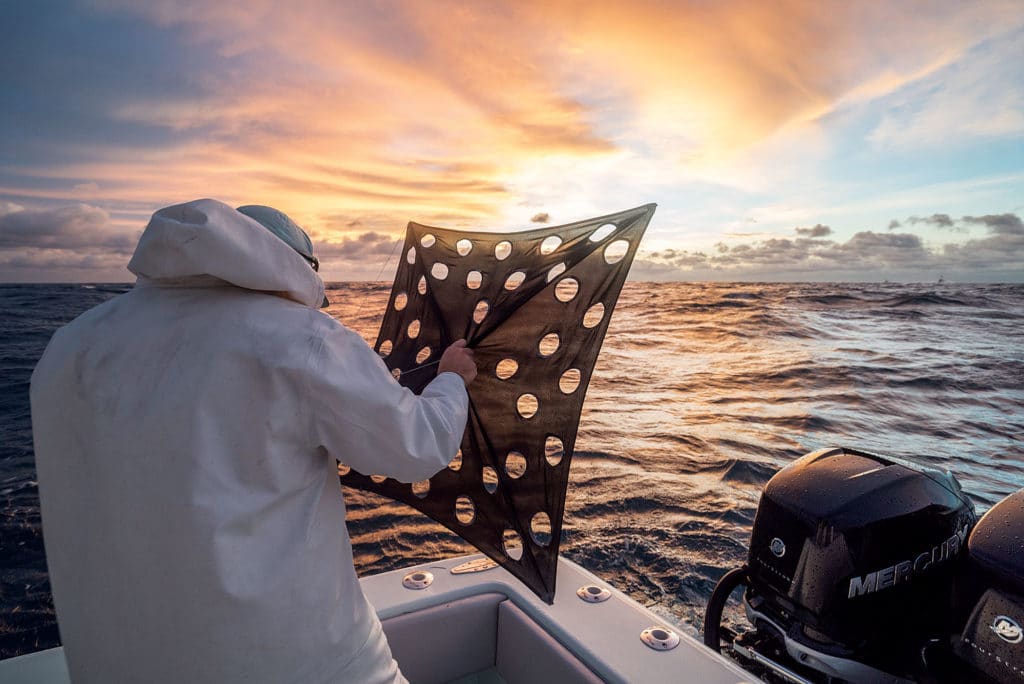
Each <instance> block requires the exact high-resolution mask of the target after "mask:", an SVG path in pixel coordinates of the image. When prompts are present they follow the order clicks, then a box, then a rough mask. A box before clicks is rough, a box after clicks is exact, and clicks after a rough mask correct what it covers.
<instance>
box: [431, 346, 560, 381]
mask: <svg viewBox="0 0 1024 684" xmlns="http://www.w3.org/2000/svg"><path fill="white" fill-rule="evenodd" d="M431 353H433V350H431V348H430V347H424V348H423V349H420V350H419V352H418V353H417V354H416V363H426V360H427V359H429V358H430V355H431ZM562 377H565V376H562Z"/></svg>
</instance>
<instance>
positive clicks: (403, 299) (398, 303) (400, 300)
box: [395, 292, 409, 311]
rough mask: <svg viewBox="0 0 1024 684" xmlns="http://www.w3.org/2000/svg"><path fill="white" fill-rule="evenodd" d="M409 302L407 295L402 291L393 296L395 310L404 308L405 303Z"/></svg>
mask: <svg viewBox="0 0 1024 684" xmlns="http://www.w3.org/2000/svg"><path fill="white" fill-rule="evenodd" d="M408 303H409V295H407V294H405V293H404V292H399V293H398V294H397V295H396V296H395V311H401V310H402V309H404V308H405V306H406V304H408Z"/></svg>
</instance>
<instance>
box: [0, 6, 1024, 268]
mask: <svg viewBox="0 0 1024 684" xmlns="http://www.w3.org/2000/svg"><path fill="white" fill-rule="evenodd" d="M0 20H2V21H3V23H4V25H5V26H7V27H9V28H8V31H6V34H7V38H6V40H5V44H4V45H3V46H0V86H2V87H0V149H2V150H4V153H3V154H2V155H0V281H22V280H34V281H48V280H50V281H52V280H86V281H88V280H93V281H110V280H129V279H130V274H129V273H128V272H127V271H126V270H125V265H126V263H127V260H128V257H129V256H130V254H131V251H132V249H133V247H134V243H135V241H136V240H137V238H138V235H139V234H140V233H141V230H142V228H143V226H144V225H145V222H146V220H147V219H148V217H149V215H150V214H151V213H152V212H153V211H155V210H156V209H158V208H160V207H161V206H165V205H168V204H174V203H177V202H181V201H185V200H188V199H193V198H197V197H216V198H218V199H222V200H224V201H227V202H233V203H235V204H245V203H261V204H270V205H273V206H276V207H278V208H280V209H282V210H284V211H286V212H287V213H289V214H290V215H291V216H293V218H295V219H296V220H297V221H298V222H299V223H300V224H301V225H303V226H304V227H306V228H307V230H308V231H309V232H310V233H311V235H312V236H313V238H314V240H315V241H316V242H317V243H318V245H319V251H320V252H321V254H322V260H323V262H324V275H325V277H326V278H327V279H355V280H359V279H369V278H374V277H376V276H377V274H379V273H381V272H382V267H386V266H387V261H388V259H389V257H391V255H392V254H393V252H394V242H395V240H397V239H399V238H400V236H401V235H402V234H403V232H404V226H405V223H406V222H407V221H408V220H410V219H411V220H416V221H419V222H421V223H428V224H431V223H433V224H437V225H445V226H451V227H465V228H472V229H494V230H517V229H523V228H527V227H529V226H530V225H533V224H536V223H546V224H558V223H563V222H569V221H573V220H578V219H581V218H586V217H590V216H595V215H599V214H603V213H608V212H611V211H616V210H620V209H623V208H627V207H631V206H636V205H639V204H643V203H646V202H650V201H655V202H658V203H659V210H658V213H657V214H656V215H655V220H654V222H653V223H652V225H651V227H650V229H649V231H648V235H647V238H646V239H645V243H644V245H643V246H642V248H641V252H640V255H639V258H638V261H637V262H636V264H635V266H634V273H633V277H634V278H637V279H661V280H675V279H687V280H691V279H692V280H706V279H713V280H751V279H757V280H775V279H784V280H881V279H886V278H887V279H891V280H932V279H936V278H937V277H939V276H940V275H944V276H945V277H946V279H948V280H975V281H1021V280H1024V229H1022V226H1021V218H1020V217H1021V215H1024V60H1021V59H1020V45H1021V44H1024V13H1021V12H1020V11H1019V4H1018V3H1017V2H1015V0H1008V1H1005V2H1004V1H1001V0H992V1H987V2H977V3H959V2H952V1H950V2H913V1H910V2H900V3H842V2H804V1H799V0H793V1H788V2H780V3H771V4H770V5H769V4H766V3H759V2H752V1H740V0H733V1H729V2H722V3H712V4H708V3H704V2H689V3H688V2H671V3H669V2H640V3H632V4H630V5H629V6H628V7H627V6H624V5H622V4H621V3H610V2H586V3H584V2H554V3H552V2H546V1H542V0H536V1H526V2H516V3H486V4H480V5H475V4H473V5H469V6H466V4H464V3H459V2H454V1H452V2H446V1H443V0H442V1H441V2H437V3H419V2H414V1H413V0H406V1H404V2H403V1H397V2H394V3H388V4H382V5H380V4H374V5H370V4H369V3H335V2H331V1H330V0H300V1H296V2H293V3H289V4H288V6H287V7H285V6H282V5H280V4H279V3H273V2H270V1H269V0H250V1H247V2H244V3H242V2H225V3H206V2H201V1H200V0H154V1H152V2H147V3H135V2H131V1H130V0H88V1H87V0H83V1H81V2H77V1H73V0H53V1H51V0H43V1H41V2H33V3H8V4H6V5H4V7H3V8H0ZM392 258H393V257H392ZM393 264H394V262H393V261H392V262H391V268H384V275H383V277H385V278H386V277H388V275H389V274H390V272H391V271H392V270H393V267H394V265H393Z"/></svg>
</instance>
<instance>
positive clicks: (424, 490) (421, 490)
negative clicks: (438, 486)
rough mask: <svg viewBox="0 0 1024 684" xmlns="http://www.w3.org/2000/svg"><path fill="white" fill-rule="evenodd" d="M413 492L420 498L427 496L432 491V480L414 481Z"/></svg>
mask: <svg viewBox="0 0 1024 684" xmlns="http://www.w3.org/2000/svg"><path fill="white" fill-rule="evenodd" d="M412 493H413V494H415V495H416V496H418V497H419V498H421V499H422V498H425V497H426V496H427V494H429V493H430V480H420V481H419V482H413V483H412Z"/></svg>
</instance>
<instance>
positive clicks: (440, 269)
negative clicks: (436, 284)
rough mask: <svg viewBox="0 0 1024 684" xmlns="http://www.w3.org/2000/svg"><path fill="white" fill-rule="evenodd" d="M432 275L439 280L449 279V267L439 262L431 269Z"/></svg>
mask: <svg viewBox="0 0 1024 684" xmlns="http://www.w3.org/2000/svg"><path fill="white" fill-rule="evenodd" d="M430 275H432V276H434V277H435V278H437V279H438V280H444V279H445V278H447V277H448V267H447V266H445V265H444V264H442V263H441V262H440V261H438V262H437V263H435V264H434V265H433V266H431V267H430Z"/></svg>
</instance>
